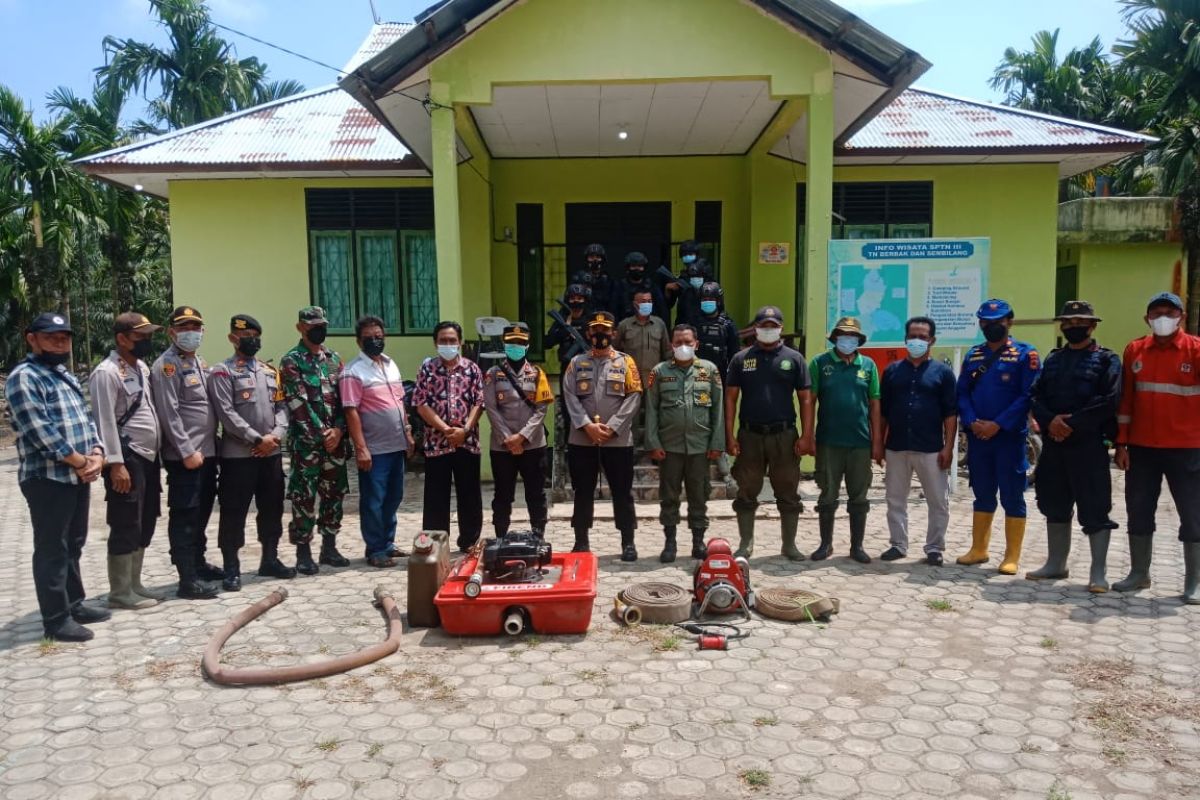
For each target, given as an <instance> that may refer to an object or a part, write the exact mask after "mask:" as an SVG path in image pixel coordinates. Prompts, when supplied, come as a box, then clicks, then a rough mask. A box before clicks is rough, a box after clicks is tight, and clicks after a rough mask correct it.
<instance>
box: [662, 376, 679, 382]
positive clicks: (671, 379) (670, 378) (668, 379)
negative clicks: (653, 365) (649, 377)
mask: <svg viewBox="0 0 1200 800" xmlns="http://www.w3.org/2000/svg"><path fill="white" fill-rule="evenodd" d="M658 380H659V381H660V382H661V383H675V381H677V380H679V378H677V377H675V376H674V375H664V376H663V377H661V378H659V379H658Z"/></svg>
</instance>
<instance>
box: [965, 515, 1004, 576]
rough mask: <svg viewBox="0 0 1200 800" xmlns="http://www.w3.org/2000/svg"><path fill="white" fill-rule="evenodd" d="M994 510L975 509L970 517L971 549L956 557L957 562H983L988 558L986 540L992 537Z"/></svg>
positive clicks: (988, 540)
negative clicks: (973, 514)
mask: <svg viewBox="0 0 1200 800" xmlns="http://www.w3.org/2000/svg"><path fill="white" fill-rule="evenodd" d="M994 516H995V513H994V512H990V511H976V512H975V516H973V517H972V518H971V549H970V550H968V551H967V552H966V554H964V555H961V556H959V557H958V563H959V564H983V563H985V562H986V561H987V560H988V542H990V541H991V539H992V517H994Z"/></svg>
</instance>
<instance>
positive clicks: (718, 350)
mask: <svg viewBox="0 0 1200 800" xmlns="http://www.w3.org/2000/svg"><path fill="white" fill-rule="evenodd" d="M724 298H725V290H724V289H722V288H721V284H719V283H717V282H716V281H708V282H706V283H704V284H703V285H702V286H701V287H700V318H699V321H698V322H697V323H696V324H695V325H694V327H695V328H696V336H697V338H698V340H699V344H698V345H697V347H696V353H697V355H699V356H700V357H701V358H704V359H707V360H709V361H711V362H712V363H713V364H715V365H716V367H717V372H718V373H719V374H720V375H721V376H722V377H724V375H725V374H726V373H727V372H728V371H729V360H730V359H732V358H733V354H734V353H736V352H737V351H738V350H740V349H741V342H740V341H739V339H738V327H737V324H736V323H734V321H733V320H732V319H730V318H729V317H728V315H726V314H725V309H724V308H723V305H722V303H723V301H724Z"/></svg>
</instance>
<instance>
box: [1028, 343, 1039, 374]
mask: <svg viewBox="0 0 1200 800" xmlns="http://www.w3.org/2000/svg"><path fill="white" fill-rule="evenodd" d="M1029 368H1030V369H1032V370H1037V369H1040V368H1041V367H1040V359H1039V357H1038V351H1037V350H1036V349H1035V348H1032V347H1031V348H1029Z"/></svg>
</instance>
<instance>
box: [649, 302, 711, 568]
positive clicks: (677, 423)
mask: <svg viewBox="0 0 1200 800" xmlns="http://www.w3.org/2000/svg"><path fill="white" fill-rule="evenodd" d="M671 344H672V346H673V350H674V352H673V354H672V358H670V359H669V360H667V361H663V362H661V363H660V364H658V365H657V366H655V367H654V369H652V370H651V371H650V373H649V375H648V376H647V378H646V403H645V406H646V449H647V450H649V451H650V457H651V458H652V459H654V460H655V461H657V462H659V469H658V476H659V488H658V492H659V498H660V500H659V504H660V506H661V511H660V513H659V521H660V522H661V523H662V526H663V550H662V554H661V555H660V556H659V557H658V560H659V561H661V562H662V563H664V564H669V563H671V562H672V561H674V560H675V531H676V528H677V527H678V525H679V489H680V484H682V485H683V487H684V488H685V489H686V490H687V499H688V527H689V528H690V529H691V531H692V558H704V556H705V555H706V553H705V548H704V534H705V532H706V531H707V530H708V498H709V495H710V494H711V493H712V484H711V483H710V481H709V477H708V465H709V462H711V461H715V460H716V459H717V458H719V457H720V455H721V453H722V452H723V451H724V449H725V445H724V436H725V424H724V411H723V407H724V397H723V391H722V388H721V373H720V372H718V371H717V367H716V365H715V364H713V363H712V362H711V361H705V360H704V359H702V358H696V329H695V328H693V327H692V326H690V325H676V326H675V330H674V331H673V332H672V334H671Z"/></svg>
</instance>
